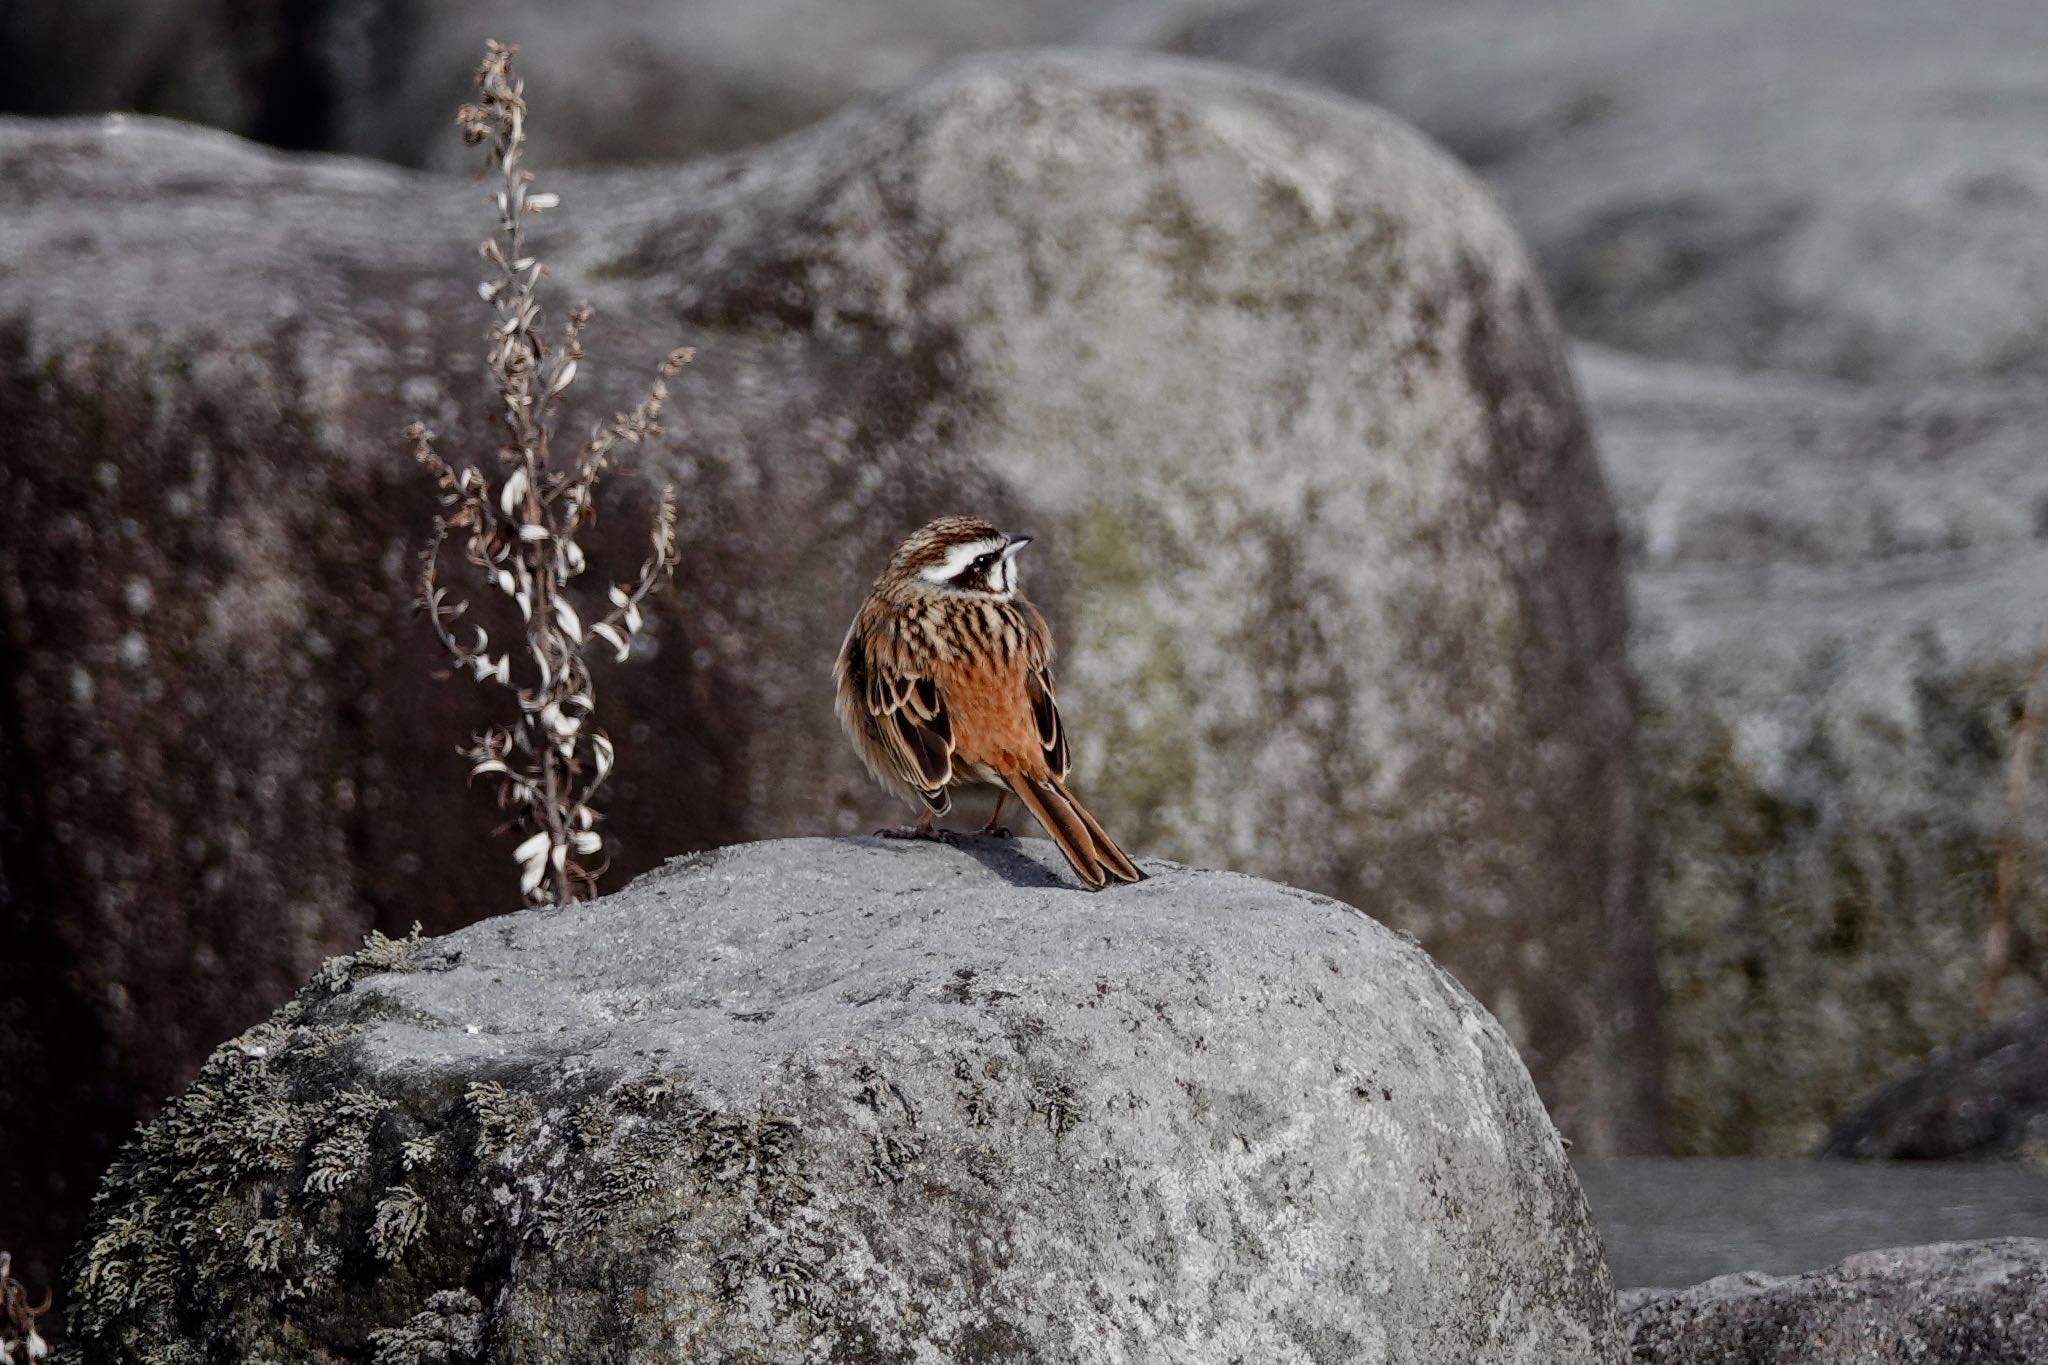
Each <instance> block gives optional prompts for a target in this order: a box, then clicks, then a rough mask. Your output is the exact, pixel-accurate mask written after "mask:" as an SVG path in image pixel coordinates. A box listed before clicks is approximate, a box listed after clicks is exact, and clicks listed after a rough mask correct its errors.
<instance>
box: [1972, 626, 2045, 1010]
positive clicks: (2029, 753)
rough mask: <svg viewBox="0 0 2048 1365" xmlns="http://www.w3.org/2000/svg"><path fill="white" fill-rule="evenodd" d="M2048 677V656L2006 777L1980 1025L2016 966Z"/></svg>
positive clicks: (2032, 688) (2032, 682)
mask: <svg viewBox="0 0 2048 1365" xmlns="http://www.w3.org/2000/svg"><path fill="white" fill-rule="evenodd" d="M2044 672H2048V651H2044V652H2043V653H2042V654H2041V656H2040V658H2039V659H2037V660H2036V661H2035V663H2034V672H2033V674H2032V676H2031V677H2029V678H2028V680H2027V691H2026V696H2025V697H2024V698H2023V699H2022V700H2021V702H2020V720H2019V725H2018V726H2017V727H2016V728H2015V730H2014V733H2013V742H2012V764H2011V766H2010V767H2009V768H2007V769H2006V775H2005V824H2004V825H2003V826H2002V827H2001V828H2000V829H1999V831H1998V873H1997V879H1996V881H1995V882H1994V883H1993V884H1992V888H1991V923H1990V924H1989V925H1988V926H1987V927H1986V928H1985V931H1984V976H1983V979H1982V981H1980V982H1979V984H1978V987H1977V1022H1978V1023H1979V1024H1980V1025H1981V1024H1987V1023H1989V1022H1990V1021H1991V1010H1992V1007H1993V1006H1994V1005H1995V1004H1996V1003H1997V1000H1998V988H1999V985H2000V984H2001V983H2002V982H2003V981H2004V980H2005V973H2006V969H2007V968H2008V967H2010V966H2011V965H2012V940H2013V920H2014V917H2015V915H2016V914H2017V913H2018V905H2017V902H2018V899H2019V884H2020V853H2021V849H2022V845H2023V844H2024V842H2025V825H2026V815H2027V792H2028V789H2029V787H2030V786H2031V785H2032V779H2033V772H2034V750H2035V748H2036V747H2037V745H2038V744H2039V742H2040V733H2041V678H2042V674H2043V673H2044Z"/></svg>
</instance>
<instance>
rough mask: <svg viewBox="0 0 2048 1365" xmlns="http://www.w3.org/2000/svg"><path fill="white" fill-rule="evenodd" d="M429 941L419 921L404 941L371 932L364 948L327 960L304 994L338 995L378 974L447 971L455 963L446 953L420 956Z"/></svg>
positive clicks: (321, 965)
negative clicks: (422, 932) (421, 930)
mask: <svg viewBox="0 0 2048 1365" xmlns="http://www.w3.org/2000/svg"><path fill="white" fill-rule="evenodd" d="M430 942H431V940H429V939H426V938H424V937H422V936H421V934H420V926H419V923H418V921H414V923H413V926H412V932H411V933H410V934H407V935H406V936H405V937H404V938H386V937H385V936H384V935H383V934H381V933H379V932H377V931H376V930H375V929H372V930H371V931H370V932H369V935H368V936H367V937H365V938H364V939H363V946H362V947H360V948H358V949H357V950H356V951H355V952H353V953H348V954H345V955H343V956H341V957H330V958H328V959H327V960H326V961H325V962H323V963H321V964H320V969H319V970H318V971H316V972H314V973H313V979H312V980H311V981H310V982H308V983H307V984H306V990H307V991H308V992H310V993H312V994H314V995H338V994H340V993H341V992H342V991H345V990H347V989H348V988H349V986H350V985H352V984H353V983H355V982H357V981H359V980H361V979H362V978H363V977H366V976H374V975H376V974H377V973H379V972H396V971H419V970H426V971H446V970H447V969H448V968H449V967H451V966H453V965H454V964H455V959H454V958H453V957H452V956H449V955H447V954H445V953H431V952H429V953H423V952H422V951H421V950H422V949H423V948H424V947H426V945H427V944H429V943H430Z"/></svg>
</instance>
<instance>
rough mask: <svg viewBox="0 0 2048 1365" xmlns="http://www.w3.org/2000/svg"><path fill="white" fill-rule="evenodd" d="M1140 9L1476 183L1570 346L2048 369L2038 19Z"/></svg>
mask: <svg viewBox="0 0 2048 1365" xmlns="http://www.w3.org/2000/svg"><path fill="white" fill-rule="evenodd" d="M1218 9H1219V7H1192V6H1187V7H1183V6H1174V5H1160V4H1150V3H1139V4H1137V5H1135V6H1134V7H1132V9H1131V15H1132V17H1131V20H1130V22H1129V23H1128V24H1127V25H1126V26H1125V32H1124V34H1123V36H1124V37H1125V38H1126V40H1129V41H1136V42H1144V43H1149V44H1155V45H1163V46H1167V47H1170V48H1174V49H1176V50H1180V51H1186V52H1191V53H1198V54H1201V55H1204V56H1212V57H1220V58H1224V59H1227V60H1231V61H1238V62H1243V63H1245V64H1248V65H1252V66H1257V67H1261V68H1263V69H1267V70H1273V71H1279V72H1284V73H1286V74H1289V75H1294V76H1298V77H1301V78H1304V79H1310V80H1318V81H1321V82H1323V83H1325V84H1328V85H1330V86H1333V87H1334V88H1337V89H1340V90H1343V91H1345V92H1346V93H1348V94H1353V95H1357V96H1359V97H1361V98H1365V99H1370V100H1373V101H1374V102H1376V103H1379V104H1382V105H1384V106H1385V107H1387V108H1389V109H1391V110H1393V111H1394V112H1396V113H1398V114H1400V115H1402V116H1403V117H1405V118H1408V119H1411V120H1413V121H1414V122H1415V123H1417V124H1418V125H1419V126H1420V127H1421V128H1423V130H1424V131H1426V132H1428V133H1430V134H1431V135H1432V136H1434V137H1437V138H1439V139H1440V140H1442V141H1443V142H1444V143H1445V144H1446V145H1448V146H1449V147H1450V148H1451V149H1452V150H1453V151H1454V152H1456V153H1457V154H1458V155H1459V156H1461V157H1463V158H1464V159H1465V160H1466V161H1468V162H1470V163H1471V164H1472V165H1474V166H1477V167H1479V168H1480V169H1481V170H1482V171H1483V173H1484V174H1485V175H1486V177H1487V179H1488V180H1489V182H1490V183H1492V184H1493V186H1494V187H1495V188H1496V189H1498V190H1499V192H1500V193H1501V195H1502V197H1503V198H1504V199H1505V201H1506V203H1507V207H1508V212H1509V215H1510V217H1512V218H1513V219H1514V221H1515V224H1516V226H1517V227H1518V228H1520V229H1521V231H1522V232H1523V234H1524V235H1525V237H1526V238H1527V239H1528V241H1529V242H1530V245H1531V247H1532V249H1533V250H1534V252H1535V254H1536V256H1537V258H1538V260H1539V261H1540V262H1541V264H1542V267H1543V271H1544V276H1545V279H1546V280H1547V281H1548V282H1549V284H1550V286H1551V289H1552V292H1553V294H1554V295H1555V296H1556V298H1557V299H1558V303H1559V308H1560V311H1561V313H1562V315H1563V317H1564V320H1565V323H1566V325H1567V327H1568V328H1569V329H1570V330H1571V331H1572V333H1573V334H1574V335H1576V336H1584V337H1587V338H1590V339H1593V340H1597V341H1603V342H1607V343H1610V344H1613V345H1617V346H1623V347H1627V348H1630V349H1634V350H1640V351H1644V352H1648V353H1651V354H1655V355H1661V356H1670V357H1675V358H1680V357H1682V358H1688V359H1694V360H1704V361H1709V362H1713V363H1717V364H1725V365H1735V366H1741V367H1744V368H1761V369H1788V370H1795V371H1802V372H1806V373H1811V374H1826V375H1835V376H1843V377H1850V378H1867V379H1873V380H1887V381H1899V380H1905V381H1922V382H1924V381H1928V380H1932V379H1938V378H1959V377H1971V376H1986V375H1994V374H1998V375H2023V374H2028V373H2035V372H2038V371H2040V370H2041V369H2042V367H2043V366H2044V364H2048V249H2044V248H2043V246H2042V239H2041V235H2040V234H2039V233H2038V232H2036V231H2035V230H2034V224H2035V223H2036V222H2037V221H2038V219H2039V216H2040V212H2041V205H2042V202H2043V200H2044V198H2048V106H2044V105H2043V103H2042V101H2041V100H2040V99H2039V97H2038V94H2037V90H2038V86H2039V67H2038V54H2039V53H2040V51H2041V50H2042V49H2043V47H2044V46H2048V8H2044V7H2043V6H2041V5H2039V4H2036V3H2033V0H1958V2H1957V3H1955V4H1948V5H1941V6H1928V5H1921V4H1916V3H1913V0H1872V2H1871V3H1859V4H1853V5H1844V4H1840V3H1837V2H1836V0H1733V2H1732V3H1727V4H1716V5H1700V4H1695V3H1691V2H1690V0H1647V2H1646V0H1536V2H1535V3H1525V2H1524V0H1476V3H1461V4H1458V5H1443V4H1439V3H1435V0H1388V2H1387V3H1376V4H1371V5H1356V4H1348V3H1342V0H1306V3H1287V2H1285V0H1283V2H1282V3H1275V4H1255V5H1244V6H1235V7H1231V6H1224V7H1220V9H1221V12H1220V13H1219V12H1218Z"/></svg>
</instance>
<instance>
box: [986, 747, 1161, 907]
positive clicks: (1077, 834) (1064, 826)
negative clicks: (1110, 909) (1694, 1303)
mask: <svg viewBox="0 0 2048 1365" xmlns="http://www.w3.org/2000/svg"><path fill="white" fill-rule="evenodd" d="M1004 780H1005V781H1007V782H1008V783H1009V786H1010V790H1011V791H1012V792H1014V793H1016V796H1017V799H1018V800H1019V801H1021V802H1023V803H1024V809H1026V810H1028V811H1030V812H1031V818H1032V819H1034V820H1036V821H1038V823H1039V824H1040V825H1042V826H1044V828H1045V832H1046V833H1047V834H1049V835H1051V836H1052V841H1053V842H1054V843H1055V844H1057V845H1059V850H1060V852H1061V853H1062V854H1064V855H1065V856H1066V859H1067V861H1068V862H1069V863H1071V864H1073V868H1074V872H1075V874H1076V875H1077V876H1079V877H1080V878H1081V880H1082V881H1084V882H1086V883H1088V886H1089V889H1091V890H1097V891H1099V890H1101V889H1102V886H1103V883H1105V882H1106V881H1108V880H1109V879H1110V878H1111V877H1115V878H1116V879H1117V880H1118V881H1126V882H1135V881H1141V880H1143V878H1144V876H1145V874H1144V873H1142V872H1140V871H1138V867H1137V864H1135V863H1133V862H1132V861H1131V860H1130V859H1129V858H1127V857H1125V856H1124V851H1123V850H1122V849H1120V848H1118V847H1117V846H1116V844H1115V842H1114V841H1113V840H1111V839H1110V837H1109V836H1108V835H1107V834H1105V833H1103V831H1102V826H1101V825H1098V824H1096V823H1095V817H1093V816H1092V815H1090V814H1088V812H1087V811H1086V810H1084V809H1083V808H1082V806H1081V803H1080V802H1078V801H1076V800H1075V799H1074V798H1073V797H1071V796H1069V795H1068V794H1067V789H1066V788H1065V787H1064V786H1063V785H1062V784H1061V783H1060V782H1059V780H1058V779H1057V778H1049V779H1046V780H1044V781H1037V782H1034V781H1033V780H1031V779H1030V778H1028V777H1024V776H1022V775H1020V774H1016V773H1011V774H1008V775H1007V776H1006V777H1005V779H1004Z"/></svg>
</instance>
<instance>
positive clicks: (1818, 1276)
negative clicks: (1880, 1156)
mask: <svg viewBox="0 0 2048 1365" xmlns="http://www.w3.org/2000/svg"><path fill="white" fill-rule="evenodd" d="M1621 1306H1622V1318H1623V1323H1624V1326H1625V1327H1626V1330H1627V1332H1628V1335H1629V1356H1628V1358H1629V1359H1630V1360H1631V1361H1633V1362H1636V1365H1906V1362H1912V1365H2038V1362H2040V1361H2042V1360H2048V1241H2043V1240H2040V1239H2038V1238H2031V1237H2007V1238H1999V1239H1996V1240H1992V1241H1983V1242H1944V1243H1936V1244H1935V1245H1933V1246H1923V1247H1901V1248H1898V1249H1896V1250H1891V1251H1870V1252H1865V1253H1864V1254H1862V1255H1860V1256H1851V1257H1850V1258H1849V1259H1848V1260H1846V1261H1843V1262H1842V1263H1841V1264H1839V1265H1836V1266H1831V1267H1830V1268H1828V1269H1826V1270H1818V1271H1814V1272H1813V1273H1812V1274H1808V1275H1793V1276H1788V1277H1786V1278H1783V1279H1778V1278H1773V1277H1771V1276H1768V1275H1726V1276H1723V1277H1722V1278H1720V1279H1717V1280H1708V1281H1707V1282H1706V1283H1705V1284H1699V1285H1694V1286H1693V1287H1692V1288H1690V1289H1678V1290H1671V1289H1638V1290H1630V1291H1628V1292H1627V1293H1624V1294H1623V1295H1622V1297H1621Z"/></svg>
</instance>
